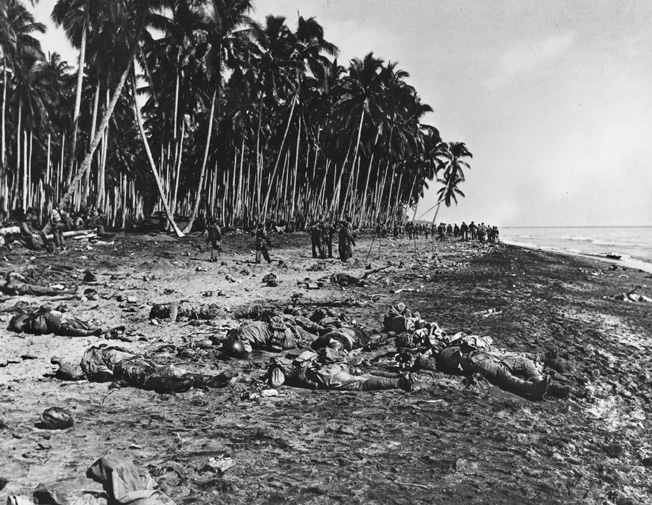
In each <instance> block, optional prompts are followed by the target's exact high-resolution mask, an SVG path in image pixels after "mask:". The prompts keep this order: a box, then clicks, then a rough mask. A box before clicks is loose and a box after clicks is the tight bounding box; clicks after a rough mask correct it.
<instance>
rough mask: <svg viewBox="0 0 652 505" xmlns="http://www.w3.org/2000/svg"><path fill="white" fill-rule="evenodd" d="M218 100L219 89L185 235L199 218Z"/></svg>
mask: <svg viewBox="0 0 652 505" xmlns="http://www.w3.org/2000/svg"><path fill="white" fill-rule="evenodd" d="M216 100H217V88H215V90H214V91H213V98H212V99H211V112H210V115H209V118H208V136H207V139H206V148H205V149H204V161H203V162H202V165H201V172H200V174H199V184H198V185H197V196H196V199H195V206H194V207H193V209H192V214H191V215H190V219H189V220H188V225H187V226H186V227H185V229H184V230H183V233H190V230H191V229H192V225H193V223H194V222H195V218H196V217H197V211H198V210H199V202H200V201H201V192H202V188H203V187H204V176H205V174H206V163H207V162H208V151H209V148H210V145H211V136H212V135H213V118H214V117H215V102H216Z"/></svg>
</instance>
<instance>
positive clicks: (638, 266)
mask: <svg viewBox="0 0 652 505" xmlns="http://www.w3.org/2000/svg"><path fill="white" fill-rule="evenodd" d="M500 242H501V243H503V244H505V245H509V246H511V247H521V248H523V249H528V250H532V251H543V252H547V253H551V254H558V255H560V256H571V257H574V258H583V259H586V260H597V261H600V262H603V263H610V264H612V265H616V266H620V267H624V268H630V269H634V270H641V271H643V272H647V273H651V274H652V263H648V262H647V261H643V260H637V259H633V258H627V259H619V260H618V259H614V258H607V257H606V256H600V255H598V254H589V253H581V252H573V251H569V250H562V249H558V248H553V247H543V246H536V245H529V244H523V243H520V242H513V241H510V240H503V239H500Z"/></svg>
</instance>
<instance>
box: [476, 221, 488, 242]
mask: <svg viewBox="0 0 652 505" xmlns="http://www.w3.org/2000/svg"><path fill="white" fill-rule="evenodd" d="M486 234H487V227H486V226H485V225H484V223H480V226H478V231H477V235H478V240H479V241H480V242H481V243H484V239H485V236H486Z"/></svg>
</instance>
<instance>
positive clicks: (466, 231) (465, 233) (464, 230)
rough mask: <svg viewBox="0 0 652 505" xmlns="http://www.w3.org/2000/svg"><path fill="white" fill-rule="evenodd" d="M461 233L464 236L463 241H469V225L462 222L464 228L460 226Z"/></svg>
mask: <svg viewBox="0 0 652 505" xmlns="http://www.w3.org/2000/svg"><path fill="white" fill-rule="evenodd" d="M460 233H461V234H462V240H464V241H466V240H469V225H468V224H466V223H465V222H464V221H462V226H460Z"/></svg>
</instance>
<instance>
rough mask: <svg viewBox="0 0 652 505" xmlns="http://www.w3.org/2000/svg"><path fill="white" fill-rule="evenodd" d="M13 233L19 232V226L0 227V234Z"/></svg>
mask: <svg viewBox="0 0 652 505" xmlns="http://www.w3.org/2000/svg"><path fill="white" fill-rule="evenodd" d="M14 233H20V227H19V226H6V227H4V228H0V235H9V234H14Z"/></svg>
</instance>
